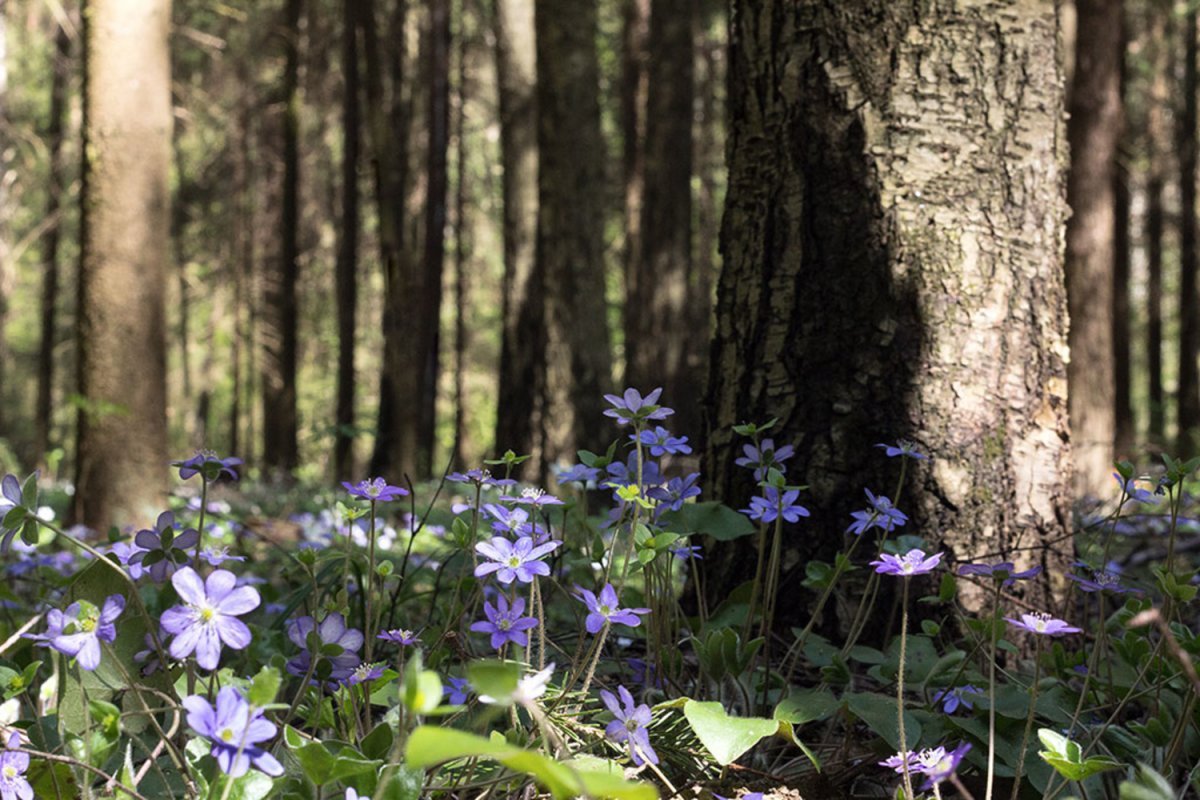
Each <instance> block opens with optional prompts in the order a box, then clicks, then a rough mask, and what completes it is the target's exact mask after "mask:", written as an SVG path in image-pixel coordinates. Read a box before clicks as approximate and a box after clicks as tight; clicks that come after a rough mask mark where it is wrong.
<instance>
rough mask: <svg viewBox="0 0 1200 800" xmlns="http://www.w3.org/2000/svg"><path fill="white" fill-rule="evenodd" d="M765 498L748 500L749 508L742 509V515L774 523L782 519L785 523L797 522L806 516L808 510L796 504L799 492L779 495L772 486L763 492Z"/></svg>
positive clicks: (792, 491) (791, 491) (793, 491)
mask: <svg viewBox="0 0 1200 800" xmlns="http://www.w3.org/2000/svg"><path fill="white" fill-rule="evenodd" d="M763 494H764V495H766V496H765V497H752V498H750V507H749V508H743V509H742V513H743V514H746V515H747V516H749V517H750V519H756V520H758V521H759V522H762V523H767V522H774V521H775V520H776V519H777V518H779V517H783V519H784V521H785V522H799V521H800V518H801V517H807V516H808V509H807V508H805V507H804V506H802V505H799V504H798V503H796V500H798V499H799V498H800V490H799V489H792V490H790V491H786V492H784V493H783V494H782V495H780V493H779V490H778V489H776V488H775V487H774V486H768V487H767V488H766V489H764V490H763Z"/></svg>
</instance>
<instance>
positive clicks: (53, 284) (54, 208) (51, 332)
mask: <svg viewBox="0 0 1200 800" xmlns="http://www.w3.org/2000/svg"><path fill="white" fill-rule="evenodd" d="M52 58H53V64H52V67H51V69H52V75H51V78H50V117H49V120H48V122H47V125H46V149H47V151H48V153H47V162H48V163H47V175H46V219H47V220H50V224H49V225H48V226H47V227H46V231H45V233H43V234H42V305H41V340H40V343H39V345H38V379H37V380H38V383H37V411H36V414H35V417H36V420H35V428H36V431H37V434H36V436H37V441H36V443H35V449H34V463H36V464H38V465H39V466H44V465H45V461H46V454H47V453H48V452H49V451H50V432H51V428H52V426H53V422H54V345H55V343H56V340H57V334H58V285H59V264H58V244H59V241H60V238H61V236H62V223H63V220H62V199H63V193H64V191H65V189H66V187H65V186H64V180H63V128H64V126H65V121H66V116H67V82H68V80H69V75H70V70H71V37H70V36H69V35H68V33H67V30H66V28H64V27H63V26H62V25H61V24H60V25H59V26H58V29H57V32H56V33H55V36H54V55H53V57H52Z"/></svg>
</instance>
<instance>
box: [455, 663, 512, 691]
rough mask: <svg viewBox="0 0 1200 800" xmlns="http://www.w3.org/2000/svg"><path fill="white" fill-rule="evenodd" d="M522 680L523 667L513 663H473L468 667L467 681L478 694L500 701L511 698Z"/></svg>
mask: <svg viewBox="0 0 1200 800" xmlns="http://www.w3.org/2000/svg"><path fill="white" fill-rule="evenodd" d="M520 679H521V666H520V665H519V664H516V663H514V662H512V661H495V660H491V661H472V662H471V663H470V664H468V665H467V680H468V681H470V682H471V686H472V687H473V688H474V689H475V692H476V693H477V694H486V695H488V696H489V697H495V698H496V699H498V700H501V699H504V698H507V697H511V696H512V693H513V692H515V691H516V690H517V681H519V680H520Z"/></svg>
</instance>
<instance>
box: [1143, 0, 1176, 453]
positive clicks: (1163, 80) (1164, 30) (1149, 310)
mask: <svg viewBox="0 0 1200 800" xmlns="http://www.w3.org/2000/svg"><path fill="white" fill-rule="evenodd" d="M1152 15H1153V16H1152V17H1151V21H1150V30H1149V33H1148V37H1147V38H1148V43H1149V49H1150V58H1151V63H1152V64H1153V67H1152V69H1153V74H1154V78H1153V80H1152V82H1151V88H1150V97H1149V99H1148V108H1147V109H1146V136H1145V139H1144V140H1143V141H1144V142H1145V147H1146V164H1147V166H1148V173H1147V175H1146V272H1147V277H1146V373H1147V375H1146V379H1147V383H1148V386H1147V389H1148V394H1149V399H1150V423H1149V429H1148V431H1147V438H1148V439H1149V444H1150V446H1151V447H1152V448H1161V447H1163V446H1165V445H1166V408H1167V406H1166V393H1165V392H1164V391H1163V352H1162V345H1163V317H1162V302H1163V284H1162V279H1163V278H1162V276H1163V231H1164V228H1165V218H1166V210H1165V207H1164V201H1165V194H1166V186H1167V176H1168V175H1169V174H1170V171H1171V163H1170V159H1171V136H1170V128H1169V124H1168V121H1167V110H1168V108H1169V103H1170V100H1169V98H1168V90H1167V75H1168V74H1169V73H1168V71H1167V65H1168V63H1169V62H1170V59H1169V58H1168V54H1169V53H1170V46H1171V37H1170V34H1169V33H1168V28H1169V26H1168V20H1169V18H1170V17H1169V15H1168V14H1166V13H1164V12H1163V11H1162V10H1161V9H1155V8H1154V7H1152Z"/></svg>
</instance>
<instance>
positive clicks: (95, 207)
mask: <svg viewBox="0 0 1200 800" xmlns="http://www.w3.org/2000/svg"><path fill="white" fill-rule="evenodd" d="M84 18H85V31H84V42H85V49H86V56H85V60H86V64H85V73H84V75H85V79H84V148H83V152H84V164H83V170H84V181H83V191H82V193H81V199H82V204H83V206H82V213H83V223H82V227H83V236H82V241H83V252H82V259H81V263H80V274H79V306H78V308H79V312H78V318H77V324H78V330H77V334H78V339H79V365H78V368H79V387H80V392H81V394H82V395H83V397H84V398H85V402H84V404H83V406H82V407H81V410H80V415H79V443H78V458H77V465H76V482H75V489H76V491H75V509H74V511H75V519H76V520H77V521H78V522H82V523H84V524H86V525H89V526H91V527H93V528H97V529H100V530H103V529H106V528H107V527H108V526H110V525H124V524H130V523H141V522H147V521H149V520H152V519H153V518H154V517H153V515H154V514H156V513H158V512H159V511H161V510H162V508H163V505H162V504H163V503H165V502H166V488H167V468H166V463H167V459H168V454H167V416H166V378H165V375H166V336H165V322H164V309H163V297H164V288H165V281H166V274H167V265H168V263H169V262H170V254H169V252H168V248H169V246H170V236H169V232H170V190H169V186H168V175H169V172H170V163H171V125H172V116H171V71H170V58H169V53H168V47H167V37H168V33H169V31H170V24H171V3H170V2H169V0H91V2H89V3H88V7H87V9H86V10H85V15H84Z"/></svg>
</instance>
